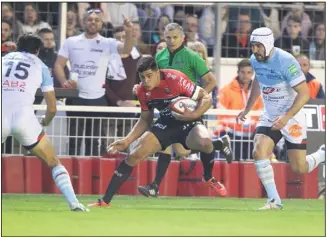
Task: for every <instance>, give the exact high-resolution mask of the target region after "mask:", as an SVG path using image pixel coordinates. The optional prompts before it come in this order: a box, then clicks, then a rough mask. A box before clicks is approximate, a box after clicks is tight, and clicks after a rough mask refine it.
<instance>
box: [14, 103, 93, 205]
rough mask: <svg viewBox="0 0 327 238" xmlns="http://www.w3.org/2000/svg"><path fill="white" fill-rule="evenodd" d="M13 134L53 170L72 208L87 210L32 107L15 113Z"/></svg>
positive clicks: (57, 183) (53, 175)
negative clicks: (79, 199) (76, 193)
mask: <svg viewBox="0 0 327 238" xmlns="http://www.w3.org/2000/svg"><path fill="white" fill-rule="evenodd" d="M13 136H14V137H15V138H16V139H17V140H18V141H19V142H20V143H21V144H22V145H23V146H24V147H25V148H26V149H27V150H30V151H31V152H32V153H33V154H34V155H36V156H37V157H38V158H39V159H41V160H42V161H43V162H44V163H45V164H46V165H47V166H48V167H49V168H50V169H51V170H52V177H53V180H54V181H55V183H56V185H57V187H58V188H59V190H60V191H61V192H62V194H63V195H64V197H65V198H66V201H67V203H68V205H69V207H70V209H71V210H72V211H87V208H85V207H84V206H83V205H82V204H80V203H79V201H78V200H77V198H76V195H75V192H74V189H73V186H72V183H71V180H70V177H69V174H68V172H67V170H66V169H65V167H64V166H63V165H61V164H60V161H59V160H58V158H57V156H56V153H55V150H54V148H53V146H52V144H51V142H50V140H49V138H48V137H47V136H46V134H45V133H44V131H43V129H42V127H41V125H40V124H39V122H38V120H37V118H36V117H35V115H34V112H33V110H32V109H29V108H23V109H21V111H19V112H17V113H15V116H14V122H13Z"/></svg>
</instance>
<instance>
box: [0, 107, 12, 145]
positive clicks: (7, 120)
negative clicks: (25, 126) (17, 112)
mask: <svg viewBox="0 0 327 238" xmlns="http://www.w3.org/2000/svg"><path fill="white" fill-rule="evenodd" d="M11 115H12V114H11V113H10V112H8V111H6V110H5V109H3V111H2V114H1V143H5V141H6V140H7V137H8V136H10V134H11V120H12V116H11Z"/></svg>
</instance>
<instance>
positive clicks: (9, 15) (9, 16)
mask: <svg viewBox="0 0 327 238" xmlns="http://www.w3.org/2000/svg"><path fill="white" fill-rule="evenodd" d="M1 17H2V19H5V20H6V21H8V22H9V25H10V27H11V32H12V38H13V39H14V40H16V39H17V38H18V23H17V21H16V20H15V13H14V12H13V9H12V7H11V5H10V4H9V3H2V4H1Z"/></svg>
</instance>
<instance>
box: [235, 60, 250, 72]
mask: <svg viewBox="0 0 327 238" xmlns="http://www.w3.org/2000/svg"><path fill="white" fill-rule="evenodd" d="M244 67H252V66H251V62H250V60H249V59H242V60H241V61H240V62H239V63H238V64H237V70H238V71H240V70H241V69H242V68H244Z"/></svg>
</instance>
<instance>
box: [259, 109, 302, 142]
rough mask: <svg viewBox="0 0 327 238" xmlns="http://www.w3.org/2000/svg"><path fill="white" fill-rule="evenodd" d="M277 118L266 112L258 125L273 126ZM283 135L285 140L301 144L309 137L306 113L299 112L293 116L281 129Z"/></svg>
mask: <svg viewBox="0 0 327 238" xmlns="http://www.w3.org/2000/svg"><path fill="white" fill-rule="evenodd" d="M274 120H275V118H272V117H269V116H268V115H266V114H263V115H262V116H261V117H260V119H259V122H258V124H257V127H260V126H263V127H272V125H273V121H274ZM280 132H281V134H282V136H283V137H284V138H285V140H287V141H289V142H291V143H294V144H301V143H303V141H304V140H306V139H307V123H306V116H305V113H303V112H301V111H300V112H299V113H297V114H296V115H295V116H294V117H293V118H291V119H290V120H289V121H288V123H287V124H286V126H285V127H284V128H282V129H281V130H280Z"/></svg>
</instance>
